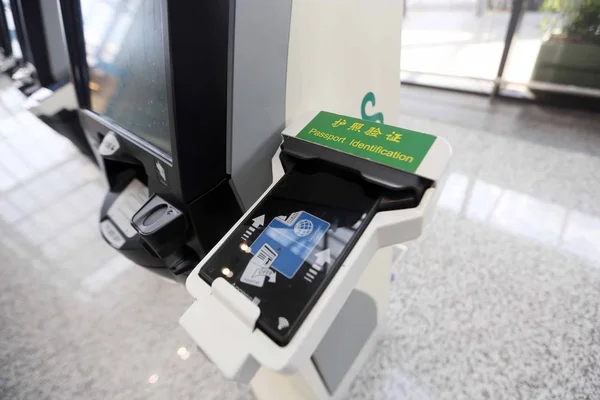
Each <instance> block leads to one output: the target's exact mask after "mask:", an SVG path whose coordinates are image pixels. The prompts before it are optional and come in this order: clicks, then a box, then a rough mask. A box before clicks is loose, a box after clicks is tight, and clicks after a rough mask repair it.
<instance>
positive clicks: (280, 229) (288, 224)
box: [250, 211, 330, 279]
mask: <svg viewBox="0 0 600 400" xmlns="http://www.w3.org/2000/svg"><path fill="white" fill-rule="evenodd" d="M329 226H330V224H329V222H327V221H324V220H322V219H321V218H318V217H315V216H314V215H312V214H309V213H307V212H306V211H299V212H296V213H293V214H292V215H290V216H289V217H288V218H287V219H285V218H282V217H278V218H275V219H273V220H272V221H271V222H270V223H269V225H268V226H267V227H266V228H265V230H264V231H263V232H262V233H261V234H260V236H259V237H258V238H257V239H256V240H255V241H254V243H252V245H251V247H250V251H251V252H252V254H255V253H256V252H257V251H258V252H260V251H261V249H262V247H263V246H264V245H269V248H271V249H274V250H273V251H274V252H275V253H276V254H277V260H273V262H272V266H271V268H272V269H274V270H275V271H277V272H279V273H281V274H282V275H283V276H285V277H286V278H288V279H292V278H293V277H294V275H295V274H296V272H298V270H299V269H300V267H301V266H302V264H303V263H304V262H305V261H306V259H307V258H308V257H309V256H310V254H311V252H312V251H313V249H314V248H315V246H316V245H317V244H318V243H319V241H320V240H321V238H322V237H323V235H325V233H326V232H327V230H328V229H329Z"/></svg>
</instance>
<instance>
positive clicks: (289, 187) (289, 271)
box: [200, 166, 381, 346]
mask: <svg viewBox="0 0 600 400" xmlns="http://www.w3.org/2000/svg"><path fill="white" fill-rule="evenodd" d="M380 193H381V188H380V187H378V186H376V185H373V184H370V183H366V182H364V181H363V180H362V179H361V178H359V177H355V176H354V175H351V174H347V173H344V171H341V170H325V171H324V170H323V169H322V168H316V167H314V166H313V167H309V166H296V167H294V169H292V170H291V171H288V173H287V174H286V175H285V176H284V177H283V178H282V179H281V180H280V181H279V182H278V183H277V184H276V185H275V186H274V187H273V189H272V190H271V192H270V193H269V194H268V195H267V196H266V197H265V198H264V199H263V201H262V202H261V203H260V204H259V205H258V207H257V208H256V209H255V211H254V212H253V213H252V214H251V215H250V216H249V217H248V218H247V219H246V220H245V221H244V223H242V224H241V225H240V226H239V227H238V228H237V229H236V230H235V232H234V233H233V235H232V236H230V238H229V240H228V241H227V242H225V243H224V244H223V245H222V246H221V247H220V248H219V250H218V251H217V252H216V254H215V255H214V256H213V257H211V259H210V260H209V261H208V262H207V263H206V264H205V265H204V266H203V267H202V269H201V270H200V276H201V277H202V278H203V279H204V280H205V281H207V282H208V283H209V284H212V281H213V280H214V279H216V278H218V277H223V278H225V279H226V280H227V281H228V282H230V283H231V284H233V285H234V286H236V287H237V288H238V290H240V291H241V292H242V293H244V294H245V295H246V296H247V297H248V298H250V299H251V300H252V301H253V302H254V303H256V304H258V306H259V307H260V309H261V313H260V317H259V320H258V326H259V328H260V329H261V330H262V331H263V332H265V333H266V334H267V335H268V336H269V337H271V338H272V339H273V340H274V341H275V342H276V343H278V344H279V345H281V346H284V345H286V344H287V343H289V341H290V340H291V338H292V336H293V334H294V333H295V331H296V330H297V329H298V327H299V326H300V324H301V323H302V321H303V320H304V318H305V317H306V315H307V314H308V312H309V311H310V310H311V308H312V306H313V305H314V303H315V302H316V300H317V299H318V298H319V296H320V295H321V293H322V292H323V290H324V289H325V287H326V286H327V283H328V282H329V281H330V280H331V278H332V277H333V276H334V274H335V272H336V271H337V270H338V268H339V266H340V265H341V264H342V262H343V261H344V259H345V258H346V256H347V254H348V252H349V250H350V249H351V248H352V247H353V244H354V243H355V242H356V240H357V239H358V238H359V236H360V234H361V233H362V231H363V229H364V227H365V226H366V225H367V224H368V222H369V221H370V220H371V218H372V216H373V215H374V214H375V212H376V209H377V207H378V204H379V198H380Z"/></svg>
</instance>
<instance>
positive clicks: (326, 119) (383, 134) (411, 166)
mask: <svg viewBox="0 0 600 400" xmlns="http://www.w3.org/2000/svg"><path fill="white" fill-rule="evenodd" d="M296 137H298V138H300V139H304V140H307V141H309V142H314V143H318V144H320V145H323V146H326V147H330V148H332V149H335V150H339V151H343V152H344V153H349V154H353V155H355V156H358V157H361V158H366V159H369V160H371V161H374V162H377V163H380V164H384V165H387V166H389V167H392V168H397V169H401V170H403V171H408V172H415V171H416V170H417V168H418V167H419V164H421V161H423V158H425V155H426V154H427V152H428V151H429V149H430V148H431V145H432V144H433V142H434V141H435V136H432V135H427V134H425V133H421V132H416V131H410V130H408V129H402V128H398V127H395V126H391V125H384V124H379V123H377V122H369V121H365V120H362V119H358V118H352V117H347V116H344V115H338V114H333V113H329V112H325V111H321V112H320V113H319V114H317V116H316V117H315V118H313V120H312V121H311V122H310V123H309V124H308V125H306V126H305V127H304V129H302V130H301V131H300V133H298V135H297V136H296Z"/></svg>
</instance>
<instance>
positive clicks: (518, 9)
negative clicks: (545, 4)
mask: <svg viewBox="0 0 600 400" xmlns="http://www.w3.org/2000/svg"><path fill="white" fill-rule="evenodd" d="M524 3H525V0H513V6H512V11H511V13H510V20H509V21H508V29H507V30H506V38H505V39H504V50H503V51H502V58H501V59H500V66H499V67H498V74H496V83H494V88H493V89H492V97H496V96H497V95H498V92H499V91H500V84H501V82H502V75H503V74H504V67H506V61H507V60H508V54H509V52H510V46H511V45H512V41H513V38H514V36H515V33H516V32H517V28H518V27H519V22H520V20H521V18H522V17H523V10H524V7H523V4H524Z"/></svg>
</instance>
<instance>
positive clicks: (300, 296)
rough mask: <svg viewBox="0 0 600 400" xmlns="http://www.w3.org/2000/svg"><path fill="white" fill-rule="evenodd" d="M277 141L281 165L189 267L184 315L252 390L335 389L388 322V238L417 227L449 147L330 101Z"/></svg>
mask: <svg viewBox="0 0 600 400" xmlns="http://www.w3.org/2000/svg"><path fill="white" fill-rule="evenodd" d="M282 140H283V141H282V144H281V150H280V151H281V152H280V155H279V157H278V158H274V159H273V166H274V169H275V168H277V169H279V170H280V171H281V167H280V163H281V165H282V166H283V171H285V172H284V173H279V174H278V175H279V176H278V177H277V178H276V179H275V182H274V183H273V184H272V185H271V186H270V187H269V189H267V190H266V191H265V192H264V194H263V195H262V196H261V197H260V199H259V200H257V201H256V203H255V204H254V205H253V206H252V207H250V209H249V210H248V211H247V212H246V213H245V214H244V216H243V217H242V218H240V220H239V221H238V222H237V223H236V224H235V226H234V227H233V228H232V229H231V230H229V232H228V233H227V234H226V235H225V236H224V237H223V239H221V241H220V242H219V243H218V244H217V245H216V246H215V247H214V248H213V249H212V250H211V251H210V253H209V254H208V255H207V256H206V257H205V258H204V259H203V260H202V261H201V262H200V263H199V264H198V266H197V267H196V268H195V269H194V270H193V271H192V273H191V274H190V275H189V277H188V278H187V282H186V286H187V289H188V291H189V292H190V293H191V295H192V296H193V297H194V303H193V304H192V305H191V307H190V308H189V309H188V310H187V311H186V312H185V313H184V314H183V316H182V317H181V319H180V322H181V325H183V327H184V328H185V329H186V330H187V332H188V333H189V334H190V335H191V336H192V338H193V339H194V340H195V341H196V343H197V344H198V346H199V348H200V349H201V350H202V352H204V353H205V354H206V356H207V357H208V358H209V359H210V360H211V361H212V362H213V363H214V364H215V365H216V366H217V367H218V368H219V369H220V370H221V371H222V373H223V374H224V375H225V376H226V377H228V378H231V379H237V380H240V381H242V382H250V383H251V384H252V388H253V390H254V392H255V394H256V396H257V398H258V399H261V400H266V399H272V400H275V399H286V400H287V399H340V398H343V397H344V395H345V394H346V393H347V391H348V389H349V387H350V384H351V383H352V382H353V380H354V378H355V377H356V375H357V374H358V372H359V371H360V370H361V368H362V366H363V365H364V363H365V362H366V360H367V359H368V357H369V355H370V354H371V353H372V351H373V349H374V348H375V345H376V343H377V338H378V334H379V331H380V329H381V327H382V326H383V325H384V321H385V312H386V309H387V304H388V287H389V282H390V275H391V274H390V272H391V266H392V250H391V249H392V247H391V246H393V245H397V244H399V243H403V242H406V241H409V240H412V239H415V238H417V237H418V236H420V234H421V232H422V231H423V227H424V225H425V223H426V221H427V219H428V218H429V217H430V215H431V213H432V209H433V206H434V203H435V198H436V196H437V194H438V193H439V190H440V189H439V188H440V184H441V183H442V180H443V177H444V174H445V171H446V168H447V166H448V162H449V161H450V158H451V154H452V150H451V147H450V145H449V144H448V142H447V141H445V140H444V139H442V138H439V137H436V136H433V135H428V134H424V133H420V132H415V131H409V130H405V129H401V128H398V127H394V126H389V125H383V124H379V123H372V122H368V121H364V120H360V119H356V118H352V117H349V116H344V115H339V114H335V113H330V112H319V113H316V114H315V113H313V114H310V115H307V116H306V117H302V118H300V119H298V120H297V121H296V122H294V123H292V124H291V125H289V126H288V127H287V128H286V129H285V130H284V131H283V134H282Z"/></svg>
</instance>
